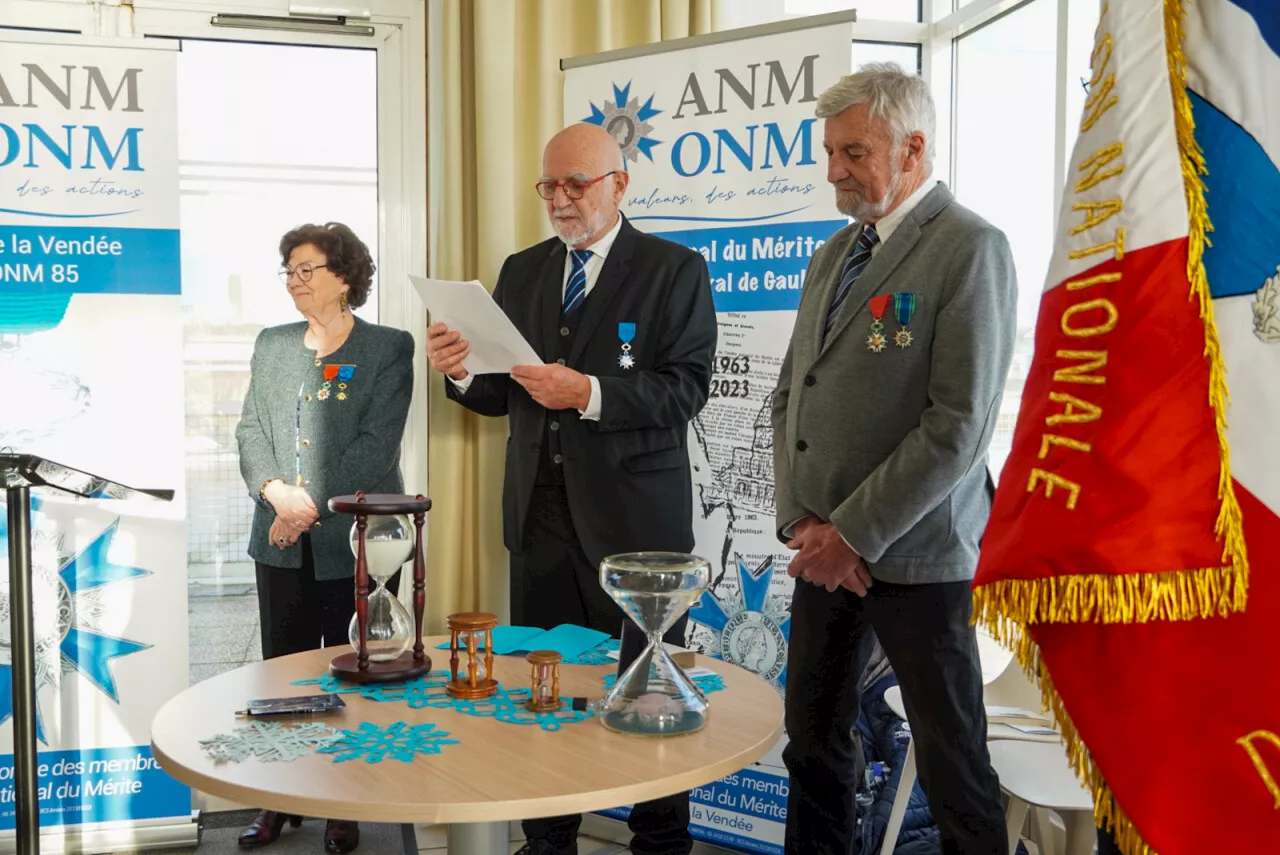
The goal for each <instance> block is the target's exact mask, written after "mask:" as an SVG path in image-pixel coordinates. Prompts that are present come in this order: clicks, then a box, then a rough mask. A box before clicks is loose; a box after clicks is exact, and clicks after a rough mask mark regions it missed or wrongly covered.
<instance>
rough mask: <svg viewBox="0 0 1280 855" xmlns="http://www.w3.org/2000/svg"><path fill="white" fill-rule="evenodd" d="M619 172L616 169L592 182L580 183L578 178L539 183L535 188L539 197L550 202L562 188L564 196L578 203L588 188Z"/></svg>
mask: <svg viewBox="0 0 1280 855" xmlns="http://www.w3.org/2000/svg"><path fill="white" fill-rule="evenodd" d="M617 171H618V170H616V169H614V170H611V171H609V172H606V173H605V174H604V175H601V176H600V177H599V178H592V179H591V180H590V181H579V180H577V179H576V178H570V179H569V180H567V181H539V182H538V183H537V184H535V185H533V186H534V189H536V190H537V191H538V195H539V196H541V197H542V198H543V199H546V200H547V201H548V202H550V201H551V200H553V199H555V198H556V190H559V189H560V188H562V187H563V188H564V195H566V196H568V197H569V198H570V199H572V200H573V201H575V202H576V201H578V200H579V199H581V198H582V194H583V193H586V192H587V188H588V187H590V186H591V185H592V184H596V183H599V182H601V181H603V180H605V179H606V178H608V177H609V176H610V175H613V174H614V173H616V172H617Z"/></svg>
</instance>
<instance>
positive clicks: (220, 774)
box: [151, 638, 783, 855]
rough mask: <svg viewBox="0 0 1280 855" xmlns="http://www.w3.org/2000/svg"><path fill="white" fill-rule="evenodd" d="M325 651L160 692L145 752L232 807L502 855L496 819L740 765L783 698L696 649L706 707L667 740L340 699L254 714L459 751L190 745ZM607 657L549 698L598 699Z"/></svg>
mask: <svg viewBox="0 0 1280 855" xmlns="http://www.w3.org/2000/svg"><path fill="white" fill-rule="evenodd" d="M425 641H426V643H427V645H428V655H429V656H430V657H431V659H432V662H433V665H434V670H436V671H439V670H447V669H448V660H449V653H448V651H447V650H437V649H435V645H436V644H440V643H442V642H444V641H447V639H445V638H434V639H426V640H425ZM337 652H338V651H337V650H336V649H334V648H329V649H326V650H313V651H309V652H307V653H298V654H295V655H293V656H285V657H281V658H279V659H271V660H268V661H266V662H256V663H253V664H251V665H246V666H244V667H242V668H238V669H236V670H235V671H230V672H228V673H226V674H220V675H219V676H217V677H213V678H211V679H209V680H206V681H204V682H203V683H199V684H197V685H195V686H192V687H191V688H189V689H187V690H186V691H184V692H182V693H181V694H179V695H178V696H176V697H175V698H173V699H172V700H170V701H169V702H168V703H167V704H165V706H164V707H163V708H162V709H161V710H160V712H159V713H158V714H157V715H156V718H155V721H154V722H152V726H151V747H152V751H153V752H154V754H155V757H156V759H157V760H158V761H159V763H160V765H161V766H162V767H163V768H164V770H165V771H166V772H168V773H169V774H170V775H172V776H173V777H175V778H177V779H178V780H179V781H182V782H183V783H184V784H187V785H188V786H191V787H194V788H196V789H198V790H201V791H202V792H206V793H211V794H213V795H217V796H221V797H222V798H226V799H230V800H232V801H235V802H239V803H240V804H246V805H254V806H257V807H260V808H264V809H270V810H276V811H282V812H286V813H294V814H301V815H303V816H313V817H324V818H328V819H346V820H358V821H366V822H387V823H419V822H421V823H446V824H448V825H449V826H450V828H449V852H450V853H454V855H498V853H501V855H507V853H508V851H509V850H508V834H507V823H508V822H509V821H511V820H517V819H531V818H534V817H543V816H559V815H563V814H574V813H585V812H589V811H596V810H603V809H605V808H610V807H615V806H618V805H629V804H634V803H636V802H640V801H648V800H650V799H655V798H659V797H661V796H667V795H671V794H673V793H678V792H681V791H683V790H689V789H693V788H694V787H699V786H702V785H704V784H707V783H710V782H711V781H715V780H718V779H719V778H722V777H724V776H726V775H729V774H732V773H734V772H736V771H738V770H739V769H742V768H744V767H746V766H748V765H750V764H751V763H753V762H754V761H756V760H758V759H759V758H760V757H762V756H764V754H765V753H766V752H767V751H768V750H769V749H770V748H771V747H773V745H774V743H775V742H777V740H778V739H779V737H780V736H781V735H782V729H783V720H782V699H781V697H779V695H778V693H777V691H775V690H774V688H773V687H772V686H770V685H769V684H768V683H766V682H765V681H764V680H762V679H760V677H758V676H756V675H755V674H752V673H750V672H749V671H746V670H744V669H742V668H739V667H737V666H735V665H732V664H729V663H726V662H721V661H719V660H715V659H709V658H706V657H703V656H699V657H697V665H698V666H699V667H704V668H709V669H711V670H713V671H715V672H716V673H718V674H720V675H721V676H722V677H723V678H724V683H725V689H724V690H723V691H719V692H714V693H712V694H711V695H710V696H709V700H710V702H711V714H710V716H709V718H708V722H707V725H706V727H704V728H703V729H702V730H701V731H699V732H698V733H694V734H690V735H687V736H679V737H670V738H652V737H637V736H626V735H622V734H617V733H612V732H610V731H609V730H607V729H605V728H604V727H603V726H602V725H601V724H600V722H599V721H598V720H597V719H596V718H594V717H593V718H590V719H587V720H585V721H581V722H576V723H573V724H565V725H563V726H562V727H561V729H560V730H556V731H547V730H543V729H542V728H541V727H538V726H537V725H518V724H508V723H504V722H500V721H497V720H495V719H493V718H482V717H477V716H468V715H463V714H462V713H458V712H455V711H454V710H452V709H435V708H431V707H427V708H424V709H412V708H411V707H409V705H408V704H406V703H404V702H385V703H383V702H378V701H372V700H366V699H363V698H361V697H359V696H358V695H343V699H344V701H345V702H346V704H347V707H346V709H344V710H341V711H339V712H337V713H329V714H324V715H319V716H306V717H279V718H265V719H264V718H259V719H253V721H316V722H323V723H324V724H327V725H329V726H331V727H334V728H338V729H355V728H357V727H358V726H359V725H360V723H361V722H372V723H374V724H377V725H380V726H387V725H390V724H392V723H394V722H397V721H403V722H405V723H407V724H410V725H412V724H423V723H427V722H430V723H433V724H435V725H436V726H437V728H439V729H441V730H445V731H448V732H449V733H450V735H451V737H450V738H453V739H457V740H459V741H460V742H459V744H457V745H446V746H444V747H443V748H442V750H441V753H440V754H436V755H423V756H418V757H417V758H416V759H414V761H413V762H412V763H404V762H401V761H398V760H395V759H393V758H390V757H388V758H387V759H385V760H383V761H382V762H380V763H368V762H366V761H364V760H362V759H359V760H347V761H344V762H342V763H335V762H334V760H333V757H332V756H331V755H326V754H315V755H311V756H307V757H302V758H300V759H298V760H294V761H292V762H266V763H264V762H259V761H257V760H256V759H253V758H250V759H248V760H245V761H243V762H239V763H233V762H216V761H214V760H213V759H211V758H210V757H209V755H208V754H206V753H205V751H204V749H202V748H201V746H200V740H201V739H208V738H210V737H212V736H215V735H217V734H220V733H228V732H230V731H231V730H232V729H234V728H236V727H243V726H245V725H246V723H247V722H248V721H249V720H248V719H244V718H241V717H237V716H236V715H235V711H236V710H239V709H243V708H244V706H245V703H246V701H248V700H250V699H252V698H272V697H287V696H292V695H308V694H316V693H317V691H318V690H317V688H316V687H315V686H295V685H292V683H293V681H295V680H300V679H305V678H309V677H319V676H321V675H322V674H325V673H326V672H327V671H328V667H329V662H330V661H331V660H332V659H333V657H334V656H335V655H336V653H337ZM613 671H614V666H613V665H608V666H585V665H565V666H561V669H560V694H561V695H562V696H565V697H585V698H591V699H595V698H599V697H601V696H603V694H604V689H603V684H602V681H601V677H602V676H603V675H605V674H609V673H612V672H613ZM494 672H495V675H496V676H497V678H498V680H499V681H500V682H501V683H502V685H503V686H506V687H507V688H509V689H516V688H527V687H528V684H529V665H528V663H527V662H526V661H525V659H524V657H522V656H499V657H496V659H495V662H494Z"/></svg>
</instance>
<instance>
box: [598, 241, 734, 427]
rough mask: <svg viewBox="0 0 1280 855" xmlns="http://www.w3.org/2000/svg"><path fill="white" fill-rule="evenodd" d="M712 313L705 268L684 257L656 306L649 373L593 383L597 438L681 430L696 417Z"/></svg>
mask: <svg viewBox="0 0 1280 855" xmlns="http://www.w3.org/2000/svg"><path fill="white" fill-rule="evenodd" d="M716 334H717V327H716V310H715V302H714V299H713V297H712V293H711V277H710V275H709V274H708V272H707V262H706V260H705V259H703V257H702V256H701V255H698V254H696V253H689V254H687V256H686V258H685V261H684V262H683V263H682V264H681V265H680V266H679V267H678V268H677V269H676V273H675V277H674V280H673V282H672V287H671V290H670V293H669V297H668V299H667V300H665V301H664V302H663V303H662V304H661V305H660V315H659V317H658V336H659V340H658V348H657V353H658V356H657V359H656V361H655V364H654V366H653V368H651V369H648V370H644V371H637V372H636V373H635V374H633V375H631V376H628V377H607V376H602V377H599V378H598V379H599V383H600V420H599V422H598V429H599V430H600V431H601V432H606V431H612V430H637V429H643V428H653V427H666V428H683V427H685V426H687V425H688V424H689V422H691V421H693V417H694V416H696V415H697V414H698V413H699V412H701V411H702V408H703V406H705V405H706V403H707V397H708V396H709V395H710V391H711V371H712V363H713V360H714V358H715V351H716Z"/></svg>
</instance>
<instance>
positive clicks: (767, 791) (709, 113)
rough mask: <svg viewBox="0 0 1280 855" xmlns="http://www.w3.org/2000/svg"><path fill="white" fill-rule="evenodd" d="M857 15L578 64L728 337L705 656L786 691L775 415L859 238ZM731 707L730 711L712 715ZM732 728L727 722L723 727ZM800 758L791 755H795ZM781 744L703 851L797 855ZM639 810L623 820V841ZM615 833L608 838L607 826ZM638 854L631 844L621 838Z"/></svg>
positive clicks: (697, 430) (722, 339) (697, 809)
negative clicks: (831, 166)
mask: <svg viewBox="0 0 1280 855" xmlns="http://www.w3.org/2000/svg"><path fill="white" fill-rule="evenodd" d="M854 17H855V15H854V13H853V12H852V11H849V12H842V13H837V14H833V15H823V16H818V17H813V18H803V19H793V20H790V21H785V22H782V23H779V24H774V25H768V26H763V27H753V28H749V29H743V30H736V31H729V32H723V33H715V34H711V35H707V36H696V37H693V38H688V39H681V40H677V41H670V42H661V43H658V44H654V45H646V46H643V47H639V48H635V49H628V50H622V51H613V52H610V53H603V54H597V55H594V56H585V57H577V58H574V59H567V60H564V61H563V62H562V63H561V67H562V68H563V69H564V71H565V81H564V87H565V88H564V110H565V112H564V121H565V124H566V125H568V124H573V123H576V122H583V121H586V122H593V123H595V124H598V125H602V126H603V127H604V128H605V129H606V130H608V131H609V132H610V133H611V134H612V135H613V136H614V138H615V139H617V141H618V144H619V145H620V146H621V147H622V150H623V153H624V156H625V157H626V166H627V170H628V171H629V172H630V174H631V185H630V188H629V190H628V193H627V198H626V199H625V200H624V202H623V213H624V214H625V215H626V216H627V218H628V219H630V220H631V222H632V223H633V224H634V225H635V226H636V227H637V228H640V229H643V230H645V231H648V232H652V233H654V234H657V235H660V236H662V237H664V238H667V239H669V240H672V241H675V242H677V243H680V244H683V245H685V246H688V247H690V248H692V249H695V250H697V251H698V252H700V253H702V256H703V257H704V258H705V259H706V260H707V266H708V267H709V268H710V271H711V284H712V288H713V289H714V291H715V305H716V313H717V317H718V320H719V324H720V334H719V347H718V351H717V353H716V357H715V373H714V375H713V377H712V380H711V398H710V400H709V402H708V403H707V406H706V408H705V409H704V410H703V411H702V413H701V414H700V415H699V416H698V417H697V418H696V419H695V420H694V423H693V426H692V429H691V436H690V443H689V445H690V449H691V455H692V458H693V482H694V483H693V491H694V502H693V507H694V515H695V518H694V534H695V538H696V541H697V546H696V551H697V553H698V554H700V555H702V556H704V557H706V558H708V559H710V560H711V561H712V562H713V568H714V570H713V584H712V588H711V590H710V591H709V592H708V593H706V594H704V595H703V597H702V600H701V602H699V603H698V604H697V605H696V606H695V607H694V608H693V609H692V610H691V611H690V617H691V621H690V633H689V645H690V646H691V647H693V648H694V649H697V650H699V651H701V652H703V653H706V654H709V655H713V656H717V657H720V658H723V659H726V660H729V661H731V662H735V663H737V664H739V665H741V666H743V667H744V668H747V669H749V670H751V671H754V672H756V673H758V674H760V675H761V676H762V677H764V678H766V679H768V680H770V681H771V682H773V683H774V684H775V685H776V686H777V687H778V691H779V692H783V691H785V688H786V679H787V671H786V662H787V641H788V637H789V619H790V612H789V607H790V601H791V590H792V585H793V582H792V580H791V578H790V577H789V576H788V575H787V573H786V567H787V563H788V561H789V553H788V552H787V550H785V549H784V548H783V547H782V545H781V544H780V543H779V542H778V539H777V537H776V536H775V533H774V509H775V502H774V479H773V431H772V428H771V426H770V408H771V405H772V400H773V389H774V386H775V384H776V382H777V379H778V370H779V368H780V366H781V364H782V359H783V356H784V355H785V353H786V348H787V343H788V341H789V340H790V337H791V328H792V326H793V324H794V322H795V312H796V308H797V306H798V305H799V303H800V289H801V288H802V286H803V284H804V275H805V268H806V267H807V266H808V263H809V259H810V258H811V257H812V256H813V253H814V251H815V250H816V249H817V248H818V247H819V246H821V245H822V243H823V242H824V241H825V240H826V239H827V238H829V237H830V236H831V235H832V234H834V233H835V232H836V231H837V230H838V229H839V228H841V227H842V226H844V225H846V224H847V223H848V220H847V218H845V217H844V216H843V215H842V214H840V212H839V211H837V210H836V207H835V196H834V194H833V193H832V191H831V188H830V187H829V186H828V184H827V181H826V155H825V153H824V152H823V150H822V126H821V124H820V123H819V122H818V120H817V119H816V118H815V117H814V114H813V112H814V105H815V103H816V101H817V97H818V95H819V94H821V92H822V91H823V89H825V88H826V87H827V86H830V85H831V84H832V83H834V82H835V81H836V80H837V79H838V78H839V77H840V76H841V75H844V74H848V73H849V70H850V67H851V63H852V34H851V30H850V24H851V23H852V22H853V21H854ZM712 703H713V705H714V699H713V701H712ZM713 714H714V713H713ZM784 741H785V740H784ZM781 751H782V745H781V744H779V745H778V746H777V748H775V749H774V751H772V752H770V754H769V755H767V756H766V757H765V758H763V759H762V760H761V761H760V762H759V763H756V764H754V765H753V766H751V767H749V768H747V769H743V770H741V771H740V772H738V773H736V774H734V775H730V776H728V777H727V778H724V779H723V780H720V781H717V782H715V783H712V784H708V785H707V786H705V787H699V788H698V789H697V790H695V791H694V793H693V808H692V815H693V834H694V836H695V837H696V838H698V839H699V840H702V841H705V842H707V843H711V844H715V845H717V846H720V847H724V848H728V849H734V850H738V851H743V852H757V853H777V855H781V853H782V843H783V829H784V827H785V824H786V816H787V813H786V806H787V774H786V769H785V768H784V767H783V764H782V759H781ZM628 813H629V809H628V808H620V809H616V810H611V811H605V812H603V813H602V814H601V816H603V817H608V818H610V819H611V820H612V821H613V823H615V824H616V821H617V820H619V819H623V818H625V817H626V816H627V814H628ZM590 825H591V826H592V828H593V829H596V833H600V831H601V826H602V825H605V823H602V822H601V821H600V820H598V819H596V818H594V817H593V818H592V821H591V823H590ZM603 830H604V831H605V832H606V833H608V834H609V836H611V837H615V838H617V839H620V840H623V841H625V840H626V839H627V835H626V829H625V828H621V829H619V828H607V827H606V828H604V829H603Z"/></svg>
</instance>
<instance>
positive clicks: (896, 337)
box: [893, 291, 916, 348]
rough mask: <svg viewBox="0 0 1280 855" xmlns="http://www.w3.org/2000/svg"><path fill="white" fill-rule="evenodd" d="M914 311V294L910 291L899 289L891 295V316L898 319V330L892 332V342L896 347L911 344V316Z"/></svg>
mask: <svg viewBox="0 0 1280 855" xmlns="http://www.w3.org/2000/svg"><path fill="white" fill-rule="evenodd" d="M915 313H916V295H915V294H912V293H911V292H910V291H899V292H898V293H897V294H894V295H893V316H894V317H895V318H897V319H898V331H897V332H896V333H894V334H893V343H894V344H896V345H897V346H898V347H904V348H905V347H910V346H911V341H912V338H911V330H909V329H907V324H909V323H911V316H912V315H914V314H915Z"/></svg>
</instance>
